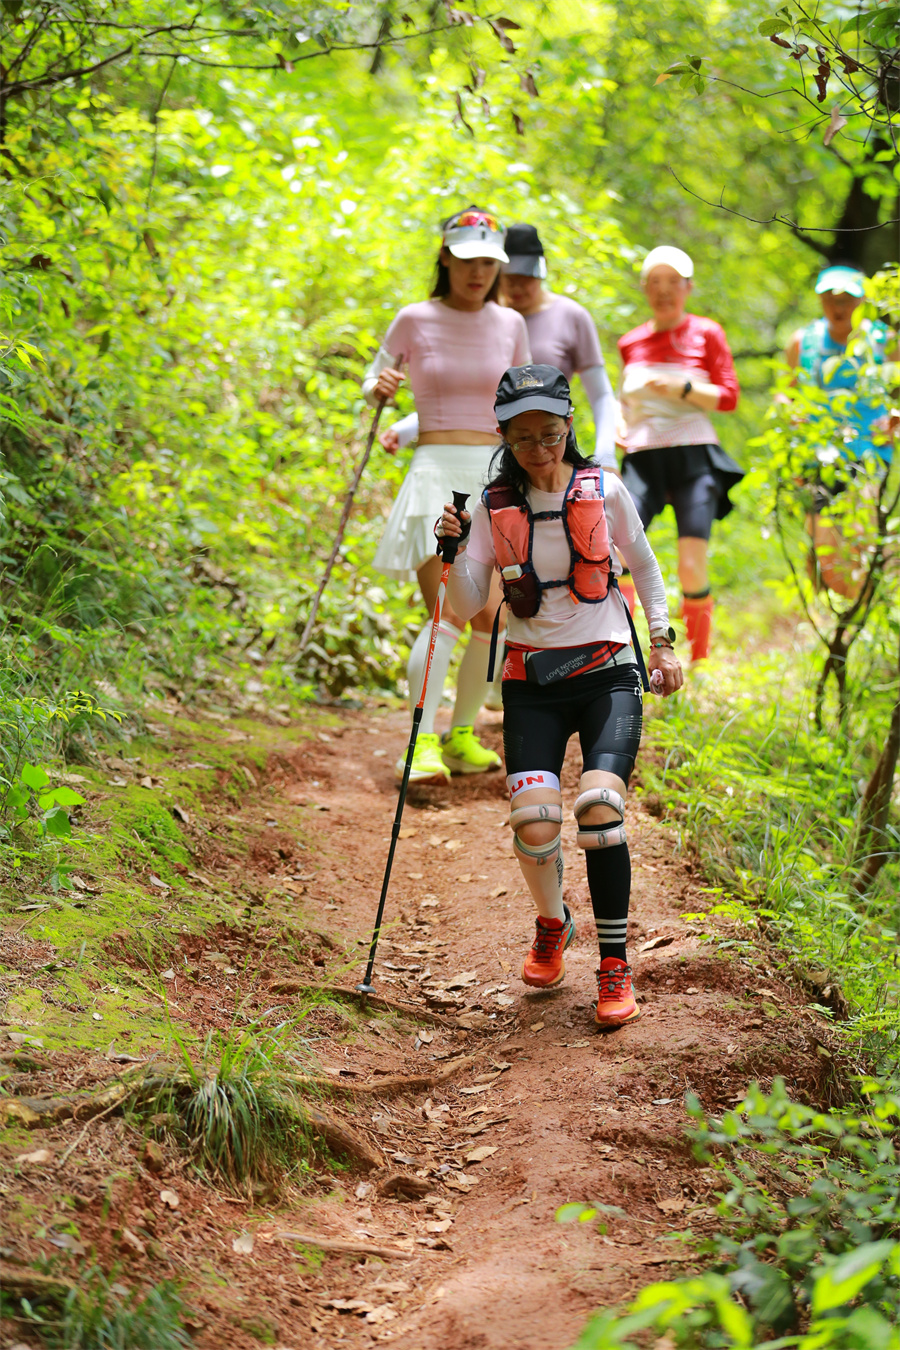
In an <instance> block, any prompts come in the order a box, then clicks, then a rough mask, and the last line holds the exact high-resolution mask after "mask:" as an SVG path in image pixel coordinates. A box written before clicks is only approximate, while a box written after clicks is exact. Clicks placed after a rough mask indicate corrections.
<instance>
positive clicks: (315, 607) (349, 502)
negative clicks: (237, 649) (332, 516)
mask: <svg viewBox="0 0 900 1350" xmlns="http://www.w3.org/2000/svg"><path fill="white" fill-rule="evenodd" d="M402 365H403V357H402V356H398V357H397V364H396V365H395V366H394V367H393V369H394V370H399V369H400V367H401V366H402ZM386 403H387V399H385V398H380V399H379V400H378V403H377V404H376V407H375V416H374V417H373V418H372V425H371V427H370V428H369V436H368V439H367V441H366V448H365V450H364V451H363V456H362V459H361V460H360V461H359V466H358V468H357V470H356V473H355V474H354V475H353V482H352V483H351V484H350V490H349V492H348V493H347V496H346V497H345V498H344V509H343V511H342V512H341V519H340V522H339V523H338V530H337V537H336V538H335V541H334V547H333V548H332V550H331V556H330V558H329V559H328V562H327V563H326V564H325V574H324V576H323V577H322V580H321V582H320V584H319V589H318V590H317V591H316V595H315V599H314V600H313V602H312V609H311V610H310V611H309V618H308V619H307V620H306V627H305V628H304V629H303V636H302V637H301V638H300V650H299V652H298V653H297V659H298V661H299V659H300V657H301V656H302V655H303V653H304V652H305V651H306V644H307V643H308V642H309V639H310V635H311V633H312V630H313V624H314V623H315V621H316V614H317V613H318V612H319V601H320V600H321V599H322V596H323V594H324V592H325V587H326V586H327V585H328V581H329V578H330V577H331V572H332V568H333V567H334V564H335V560H336V558H337V555H338V553H339V551H340V547H341V542H342V540H343V538H344V530H345V529H346V528H347V521H348V520H349V519H350V512H351V510H352V509H353V498H354V497H355V496H356V489H357V488H358V487H359V480H360V479H361V478H362V476H363V470H364V469H365V467H366V465H367V464H368V462H369V455H371V453H372V446H373V445H374V444H375V433H376V431H377V430H378V423H379V422H380V421H381V414H382V413H383V412H384V405H385V404H386Z"/></svg>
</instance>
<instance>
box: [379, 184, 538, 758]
mask: <svg viewBox="0 0 900 1350" xmlns="http://www.w3.org/2000/svg"><path fill="white" fill-rule="evenodd" d="M505 261H506V253H505V252H504V250H503V231H502V229H501V228H500V226H499V225H498V224H497V221H496V220H495V219H494V218H493V217H492V216H490V215H488V214H487V213H486V212H484V211H481V210H480V209H479V208H477V207H469V208H468V209H467V210H465V211H461V212H459V213H458V214H457V215H455V216H451V217H450V219H449V220H447V221H446V222H445V224H444V226H443V236H442V243H441V251H440V253H439V255H438V261H437V273H436V277H435V283H434V287H433V289H432V292H431V296H430V298H429V299H428V300H424V301H422V302H420V303H419V304H415V305H407V306H406V307H405V308H404V309H401V311H400V313H399V314H398V315H397V317H396V318H395V319H394V321H393V323H392V324H391V326H390V328H389V329H388V331H387V334H386V336H385V339H384V342H383V343H382V346H381V348H380V349H379V352H378V355H377V356H376V358H375V360H374V362H373V363H372V365H371V366H370V368H369V370H368V371H367V373H366V378H365V380H364V382H363V394H364V395H365V397H366V399H367V401H368V402H369V403H373V404H374V403H375V402H377V400H378V399H380V398H388V399H390V398H393V397H394V395H395V394H396V392H397V389H398V388H399V386H400V382H401V381H402V380H403V379H405V376H404V375H403V374H401V373H400V372H399V371H397V370H395V369H393V367H394V366H395V365H400V364H401V362H402V364H404V365H405V366H406V367H407V368H408V370H409V380H410V384H411V386H412V391H413V394H414V396H415V400H416V408H417V410H418V414H419V425H420V427H421V430H420V432H419V438H418V446H417V449H416V451H415V453H414V455H413V458H412V461H411V463H410V466H409V469H408V470H407V474H406V477H405V479H404V481H403V485H402V487H401V488H400V491H399V493H398V494H397V499H396V501H395V502H394V506H393V510H392V511H391V514H390V518H389V520H388V523H387V526H386V528H385V532H384V536H383V538H382V540H381V543H380V545H379V547H378V551H377V553H376V555H375V566H376V568H378V569H379V571H382V572H386V573H387V574H388V575H389V576H397V577H403V578H406V577H409V576H410V575H411V574H414V575H415V576H416V578H417V579H418V582H419V586H420V588H421V591H422V596H423V598H424V600H425V604H426V605H427V606H428V609H429V611H433V609H434V603H435V600H436V598H437V590H438V583H439V580H440V573H441V563H440V559H439V558H437V557H436V556H435V541H434V523H435V521H436V520H437V519H438V517H439V516H440V515H441V513H442V511H443V508H444V502H445V501H447V500H448V497H449V495H450V494H451V493H452V492H453V491H461V492H468V493H469V494H470V496H471V498H472V501H473V502H475V501H477V500H478V498H479V497H480V495H481V492H482V491H483V489H484V485H485V483H486V482H487V480H488V470H489V468H490V462H491V457H492V455H493V452H494V450H495V448H496V446H497V439H498V438H497V431H496V425H497V424H496V418H495V416H494V395H495V392H496V389H497V384H498V383H499V380H500V377H501V375H502V374H503V372H504V371H505V370H507V369H508V367H510V366H516V365H526V364H527V363H528V362H529V361H530V360H531V352H530V350H529V346H528V332H527V329H526V327H525V321H524V319H523V318H522V316H521V315H520V314H517V313H515V311H514V310H510V309H502V308H501V307H500V306H499V305H498V304H497V303H496V296H497V291H498V287H499V281H500V264H501V262H505ZM499 603H500V590H499V586H495V588H494V589H493V590H492V592H491V594H490V597H489V599H488V603H487V604H486V605H485V607H484V608H483V609H482V610H481V611H480V612H479V613H478V614H475V615H474V616H473V617H472V619H471V621H470V622H471V627H472V634H471V638H470V640H469V645H468V647H467V648H466V651H465V654H464V656H463V658H462V661H461V662H460V667H459V675H458V677H457V696H456V706H455V707H454V710H453V716H452V720H451V729H450V731H449V732H448V733H447V734H446V735H444V736H443V737H440V738H439V737H438V736H437V734H436V733H435V730H434V717H435V713H436V712H437V709H438V707H439V706H440V702H441V697H442V694H443V686H444V681H445V679H446V677H447V671H448V669H449V667H450V659H451V657H452V655H453V649H454V647H455V646H456V643H457V642H458V641H459V639H460V638H461V637H462V635H463V630H464V629H465V626H466V625H465V620H462V619H460V618H459V616H458V615H457V614H455V613H454V611H453V610H452V609H451V608H450V606H449V605H447V604H446V603H445V605H444V611H443V615H442V618H441V626H440V630H439V633H438V640H437V645H436V647H435V652H434V657H433V660H432V665H431V675H430V678H429V685H428V691H427V694H426V698H425V705H424V708H423V713H422V723H421V727H420V730H419V735H418V740H417V743H416V752H415V758H414V760H413V766H412V772H411V774H410V779H411V781H414V782H420V783H421V782H443V781H445V780H446V779H447V778H449V776H450V773H451V772H456V773H484V772H485V771H486V770H489V769H499V768H500V759H499V757H498V756H497V755H496V754H494V752H493V751H492V750H489V749H488V748H487V747H486V746H483V745H482V744H481V743H480V741H479V740H478V738H477V737H476V735H475V732H474V723H475V718H476V717H477V715H478V711H479V709H480V708H481V705H482V702H483V701H484V696H485V692H486V690H487V664H488V652H489V650H490V639H491V629H492V627H493V623H494V615H495V613H496V611H497V607H498V605H499ZM430 630H431V624H430V623H428V624H426V626H425V627H424V628H423V629H422V631H421V632H420V634H419V636H418V638H417V639H416V641H415V643H414V644H413V648H412V651H411V652H410V656H409V665H408V668H407V671H408V676H409V697H410V705H411V706H412V707H414V706H415V704H416V702H417V701H418V697H419V691H420V689H421V687H422V679H423V677H424V672H425V662H426V658H427V655H428V645H429V637H430ZM404 759H405V756H402V757H401V758H400V759H399V760H398V761H397V776H398V777H402V774H403V765H404Z"/></svg>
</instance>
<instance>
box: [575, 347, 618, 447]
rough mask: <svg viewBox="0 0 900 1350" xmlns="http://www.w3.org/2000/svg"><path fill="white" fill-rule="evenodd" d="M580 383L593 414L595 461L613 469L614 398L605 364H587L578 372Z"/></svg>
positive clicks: (614, 441) (614, 442) (614, 444)
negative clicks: (586, 367)
mask: <svg viewBox="0 0 900 1350" xmlns="http://www.w3.org/2000/svg"><path fill="white" fill-rule="evenodd" d="M580 375H581V383H582V384H583V385H584V392H585V393H586V394H587V396H588V399H589V401H590V405H591V411H592V412H593V414H594V432H595V435H596V448H595V450H594V456H595V461H596V463H597V464H602V466H603V468H604V469H615V470H616V471H617V472H618V468H619V463H618V460H617V459H616V399H615V395H614V394H613V391H612V385H611V384H610V382H609V376H608V375H607V373H606V367H605V366H589V367H588V369H587V370H582V371H581V372H580Z"/></svg>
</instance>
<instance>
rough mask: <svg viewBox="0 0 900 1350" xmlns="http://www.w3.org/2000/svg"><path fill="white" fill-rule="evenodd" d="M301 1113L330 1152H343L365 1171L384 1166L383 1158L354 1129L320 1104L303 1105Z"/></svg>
mask: <svg viewBox="0 0 900 1350" xmlns="http://www.w3.org/2000/svg"><path fill="white" fill-rule="evenodd" d="M303 1114H304V1116H305V1117H306V1120H307V1123H308V1124H309V1127H310V1129H311V1130H313V1132H314V1133H315V1134H318V1135H321V1137H322V1139H323V1140H324V1141H325V1144H326V1146H327V1147H328V1148H329V1149H330V1150H331V1152H332V1153H343V1154H345V1155H346V1156H347V1157H349V1158H352V1159H353V1161H354V1162H357V1163H359V1165H360V1167H362V1168H364V1169H365V1170H366V1171H367V1172H372V1171H374V1170H375V1168H377V1167H384V1158H382V1157H381V1155H380V1154H378V1153H376V1152H375V1150H374V1149H373V1148H371V1147H370V1145H369V1144H368V1143H367V1142H366V1140H365V1139H364V1138H363V1137H362V1135H361V1134H359V1133H358V1132H357V1131H356V1130H354V1129H352V1128H351V1127H350V1126H349V1125H345V1124H344V1122H343V1121H340V1120H336V1119H335V1117H334V1116H332V1115H330V1114H329V1113H328V1112H327V1111H324V1110H323V1109H322V1108H321V1107H320V1106H304V1108H303Z"/></svg>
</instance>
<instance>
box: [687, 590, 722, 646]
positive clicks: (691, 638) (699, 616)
mask: <svg viewBox="0 0 900 1350" xmlns="http://www.w3.org/2000/svg"><path fill="white" fill-rule="evenodd" d="M713 605H714V601H713V598H712V596H711V595H710V594H709V592H708V591H707V592H706V594H705V595H686V596H684V597H683V599H682V602H681V617H682V618H683V619H684V626H685V628H686V629H687V636H688V642H689V643H690V644H691V660H692V661H705V660H706V658H707V657H708V656H709V636H710V632H711V630H712V612H713Z"/></svg>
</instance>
